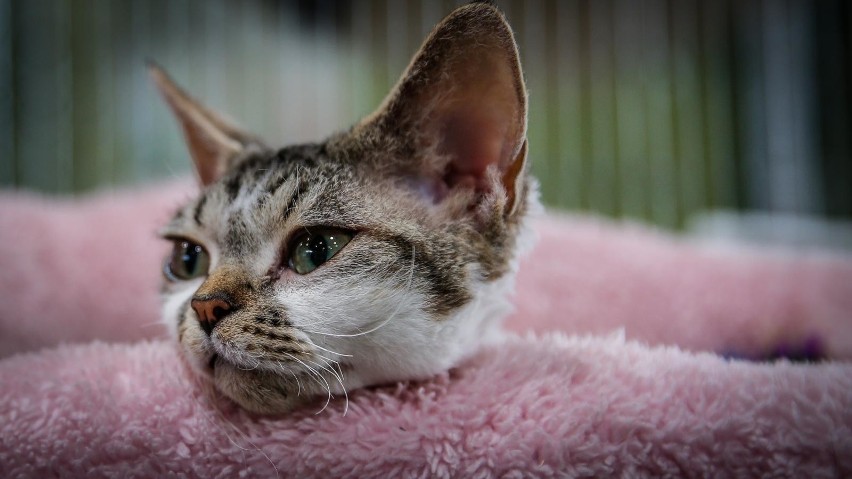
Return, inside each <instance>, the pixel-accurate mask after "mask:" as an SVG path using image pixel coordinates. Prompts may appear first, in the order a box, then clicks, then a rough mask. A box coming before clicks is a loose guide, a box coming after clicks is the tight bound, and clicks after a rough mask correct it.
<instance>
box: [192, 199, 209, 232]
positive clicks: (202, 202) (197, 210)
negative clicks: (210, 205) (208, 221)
mask: <svg viewBox="0 0 852 479" xmlns="http://www.w3.org/2000/svg"><path fill="white" fill-rule="evenodd" d="M205 204H207V195H206V194H204V193H202V194H201V198H199V199H198V202H197V203H196V204H195V210H194V211H193V213H192V219H194V220H195V224H197V225H198V226H204V225H202V224H201V212H202V211H203V210H204V205H205Z"/></svg>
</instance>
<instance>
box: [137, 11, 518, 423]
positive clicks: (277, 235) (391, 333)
mask: <svg viewBox="0 0 852 479" xmlns="http://www.w3.org/2000/svg"><path fill="white" fill-rule="evenodd" d="M152 74H153V76H154V79H155V81H156V82H157V84H158V86H159V87H160V88H161V90H162V91H163V93H164V96H165V97H166V99H167V101H168V102H169V104H170V105H171V106H172V108H173V110H174V111H175V113H176V114H177V117H178V119H179V120H180V123H181V126H182V128H183V132H184V135H185V137H186V139H187V142H188V144H189V147H190V152H191V153H192V156H193V160H194V161H195V165H196V169H197V171H198V174H199V178H200V179H201V183H202V185H203V189H202V191H201V193H200V195H199V196H198V197H197V198H195V199H194V200H193V201H191V202H190V203H189V204H187V205H185V206H184V207H183V208H181V209H180V210H179V211H178V213H177V214H176V215H175V217H174V218H173V220H172V221H171V222H170V223H169V224H168V225H167V226H166V227H165V228H164V229H163V235H164V236H165V237H166V238H168V239H171V240H172V241H174V251H173V254H172V255H171V256H170V258H168V259H167V261H166V264H165V266H164V276H165V278H166V281H165V286H164V298H165V301H164V318H165V321H166V323H167V325H168V327H169V329H170V330H171V331H174V332H176V333H177V338H178V339H179V342H180V344H181V346H182V350H183V353H184V356H185V357H186V358H187V360H188V361H189V363H190V364H191V365H193V367H194V369H195V370H196V371H197V372H198V373H199V374H201V375H202V376H204V377H208V378H210V379H212V381H213V383H214V385H215V386H216V388H217V389H219V390H220V391H221V392H223V393H224V394H225V395H226V396H228V397H230V398H231V399H233V400H234V401H235V402H237V403H238V404H239V405H241V406H243V407H244V408H246V409H249V410H251V411H255V412H261V413H278V412H284V411H287V410H289V409H291V408H292V407H294V406H295V405H297V404H298V403H300V402H302V401H304V400H307V399H310V398H311V397H315V396H317V395H326V396H327V397H331V395H339V394H344V393H345V391H347V390H350V389H352V388H355V387H360V386H364V385H371V384H380V383H385V382H389V381H395V380H404V379H417V378H425V377H428V376H430V375H433V374H435V373H437V372H440V371H442V370H445V369H447V368H449V367H451V366H453V365H454V364H456V363H457V362H458V361H459V360H460V359H461V358H463V357H465V356H467V355H470V354H471V353H473V352H474V351H475V350H476V347H477V346H478V345H479V344H480V343H481V342H483V341H484V340H486V339H487V337H488V335H489V334H490V333H491V332H492V325H493V323H495V322H496V321H497V320H499V319H501V318H502V316H503V315H505V313H506V311H507V309H508V302H507V299H508V298H507V295H508V293H509V291H510V289H511V282H512V279H513V273H514V269H515V265H516V259H517V250H518V238H519V235H520V234H521V232H522V230H523V226H524V221H523V220H524V216H525V213H526V212H527V211H528V209H529V208H530V207H531V203H533V202H534V199H533V198H532V196H533V195H532V194H531V193H530V190H531V183H530V182H531V180H529V179H528V177H527V176H526V173H525V156H526V139H525V132H526V96H525V91H524V86H523V80H522V78H521V74H520V68H519V65H518V59H517V51H516V48H515V45H514V40H513V38H512V35H511V32H510V30H509V28H508V25H506V23H505V21H504V19H503V17H502V16H501V14H500V13H499V12H498V11H497V10H495V9H494V8H493V7H491V6H488V5H484V4H475V5H469V6H466V7H462V8H460V9H458V10H456V11H455V12H453V14H451V15H450V16H449V17H447V19H445V20H444V21H443V22H442V23H441V24H440V25H439V26H438V27H437V28H436V30H435V31H434V32H433V33H432V35H431V36H430V38H429V39H427V41H426V43H425V44H424V46H423V47H422V48H421V50H420V52H419V53H418V54H417V55H416V56H415V59H414V60H413V62H412V64H411V66H410V67H409V69H408V71H407V72H406V73H405V74H404V75H403V78H402V80H401V81H400V83H399V84H398V85H397V87H396V88H395V90H394V91H393V92H391V94H390V96H389V97H388V99H387V100H386V101H385V103H384V105H383V106H382V107H381V108H380V109H379V110H378V111H377V112H376V113H374V114H373V115H371V116H370V117H368V118H367V119H365V120H364V121H362V122H361V123H359V124H357V125H356V126H355V127H353V128H352V129H351V130H349V131H348V132H345V133H342V134H338V135H335V136H332V137H331V138H329V139H328V140H327V141H325V142H323V143H319V144H311V145H297V146H291V147H286V148H281V149H272V148H269V147H267V146H265V145H264V144H263V143H262V142H260V141H259V140H257V139H255V138H254V137H252V136H251V135H248V134H245V133H243V132H240V131H238V130H237V129H235V128H233V127H232V126H230V125H229V124H227V123H226V122H224V121H223V120H221V119H220V118H219V117H217V116H216V115H215V114H213V113H211V112H209V111H207V110H205V109H204V108H203V107H201V106H200V105H199V104H197V103H196V102H195V101H193V100H192V99H191V98H190V97H188V96H187V95H186V94H185V93H184V92H182V91H181V90H180V89H178V88H177V87H176V86H175V85H174V84H173V83H171V81H170V80H169V79H168V77H166V76H165V74H164V73H162V72H161V71H160V70H158V69H156V68H154V69H153V70H152Z"/></svg>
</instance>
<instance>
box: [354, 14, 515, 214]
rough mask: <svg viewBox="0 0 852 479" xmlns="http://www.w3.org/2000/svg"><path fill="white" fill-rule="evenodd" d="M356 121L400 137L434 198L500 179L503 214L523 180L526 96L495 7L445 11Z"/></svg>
mask: <svg viewBox="0 0 852 479" xmlns="http://www.w3.org/2000/svg"><path fill="white" fill-rule="evenodd" d="M364 124H365V125H372V126H373V127H374V128H378V129H379V130H381V131H382V132H383V134H384V135H390V136H392V137H396V140H394V141H396V143H397V144H399V145H405V146H403V149H407V150H409V153H410V154H411V155H412V156H414V157H415V158H416V161H417V162H418V168H419V172H418V174H420V175H423V177H424V178H426V179H427V180H428V181H431V182H433V183H432V185H430V188H431V189H432V194H433V196H434V197H435V199H436V200H437V201H440V199H441V198H442V197H443V196H446V194H447V193H448V192H449V191H451V190H452V189H453V188H456V187H459V186H465V187H470V186H473V187H474V188H475V189H476V192H477V197H478V198H482V197H483V196H487V195H489V194H493V193H495V191H494V190H498V189H500V188H501V187H502V189H503V192H504V193H505V197H506V204H505V206H506V213H507V214H511V213H512V212H513V211H514V210H515V209H516V208H517V207H518V203H519V201H520V196H521V191H520V189H521V188H523V187H524V184H523V174H522V172H523V170H524V168H525V161H526V151H527V144H526V128H527V97H526V88H525V87H524V80H523V75H522V73H521V67H520V61H519V58H518V50H517V46H516V44H515V39H514V36H513V35H512V30H511V28H510V27H509V25H508V23H506V20H505V19H504V17H503V14H502V13H500V11H499V10H497V8H495V7H494V6H492V5H489V4H487V3H473V4H469V5H465V6H463V7H460V8H458V9H457V10H455V11H454V12H453V13H451V14H450V15H449V16H447V17H446V18H445V19H444V20H443V21H442V22H441V23H440V24H439V25H438V26H437V27H435V29H434V30H433V31H432V33H431V34H430V36H429V37H428V38H427V39H426V41H425V42H424V44H423V46H422V47H421V48H420V51H419V52H418V53H417V54H416V55H415V56H414V58H413V60H412V62H411V64H410V65H409V67H408V69H407V70H406V72H405V73H404V74H403V76H402V78H401V79H400V81H399V83H398V84H397V85H396V87H395V88H394V90H393V91H392V92H391V94H390V95H389V96H388V97H387V98H386V99H385V101H384V103H383V104H382V106H381V107H380V108H379V110H378V111H376V113H374V114H373V115H371V116H370V117H368V118H367V119H366V120H365V122H364Z"/></svg>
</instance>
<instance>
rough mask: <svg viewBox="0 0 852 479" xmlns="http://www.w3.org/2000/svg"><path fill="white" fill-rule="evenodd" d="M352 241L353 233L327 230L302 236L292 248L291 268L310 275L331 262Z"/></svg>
mask: <svg viewBox="0 0 852 479" xmlns="http://www.w3.org/2000/svg"><path fill="white" fill-rule="evenodd" d="M351 239H352V233H349V232H346V231H342V230H335V229H327V230H322V231H319V232H309V233H308V234H305V235H302V236H300V237H299V238H298V239H297V240H296V241H295V242H294V243H293V245H292V247H291V248H290V268H292V269H293V271H295V272H297V273H299V274H308V273H310V272H311V271H313V270H315V269H317V268H318V267H319V266H320V265H321V264H323V263H325V262H326V261H328V260H330V259H331V258H333V257H334V255H336V254H337V252H338V251H340V250H341V249H342V248H343V247H344V246H346V243H348V242H349V241H350V240H351Z"/></svg>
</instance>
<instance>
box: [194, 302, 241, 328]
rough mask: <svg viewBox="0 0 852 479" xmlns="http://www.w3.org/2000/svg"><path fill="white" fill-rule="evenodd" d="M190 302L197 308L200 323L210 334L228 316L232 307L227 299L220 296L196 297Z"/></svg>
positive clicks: (196, 312)
mask: <svg viewBox="0 0 852 479" xmlns="http://www.w3.org/2000/svg"><path fill="white" fill-rule="evenodd" d="M190 304H191V305H192V309H194V310H195V314H196V315H198V324H200V325H201V329H203V330H204V332H205V333H207V334H208V335H210V333H211V332H212V331H213V327H214V326H216V323H218V322H219V321H220V320H221V319H222V318H224V317H225V316H227V315H228V314H229V313H230V312H231V309H232V308H231V305H230V304H228V302H227V301H224V300H222V299H218V298H213V299H202V298H194V299H193V300H192V303H190Z"/></svg>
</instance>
